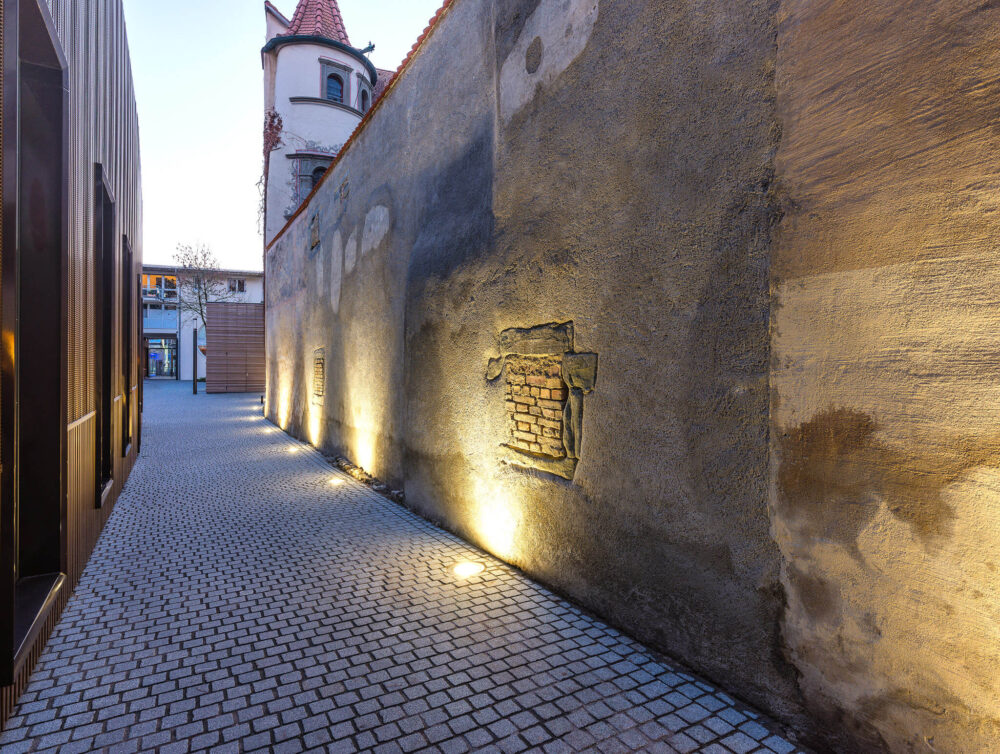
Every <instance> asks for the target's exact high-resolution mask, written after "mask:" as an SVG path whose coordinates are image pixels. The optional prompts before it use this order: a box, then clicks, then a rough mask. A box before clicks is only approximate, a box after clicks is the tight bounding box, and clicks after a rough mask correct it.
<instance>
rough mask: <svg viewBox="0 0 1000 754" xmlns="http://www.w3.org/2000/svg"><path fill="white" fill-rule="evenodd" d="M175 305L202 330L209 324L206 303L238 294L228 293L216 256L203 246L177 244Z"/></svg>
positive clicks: (235, 297)
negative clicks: (198, 324) (198, 323)
mask: <svg viewBox="0 0 1000 754" xmlns="http://www.w3.org/2000/svg"><path fill="white" fill-rule="evenodd" d="M174 261H175V262H177V268H178V269H177V287H178V289H179V291H178V294H179V295H178V302H177V306H178V308H179V309H180V310H181V311H182V312H189V313H190V314H191V315H192V316H194V317H195V318H196V319H197V320H198V321H199V322H200V323H201V326H202V327H206V326H207V323H208V302H209V301H232V300H234V299H238V298H239V293H238V292H236V291H231V290H229V281H228V280H226V279H224V278H222V277H221V275H220V271H219V262H218V260H217V259H216V258H215V254H213V253H212V250H211V249H209V248H208V247H207V246H206V245H205V244H201V243H198V244H177V252H176V253H175V254H174Z"/></svg>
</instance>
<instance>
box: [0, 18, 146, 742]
mask: <svg viewBox="0 0 1000 754" xmlns="http://www.w3.org/2000/svg"><path fill="white" fill-rule="evenodd" d="M30 1H31V0H21V2H30ZM45 4H46V6H47V8H48V11H49V13H50V15H51V19H52V24H53V27H54V29H55V31H56V35H57V37H58V40H59V43H60V45H61V47H62V50H63V53H64V54H65V57H66V60H67V62H68V69H67V76H66V83H67V88H68V91H69V96H68V101H67V103H66V104H67V108H68V111H67V118H66V122H67V131H66V133H65V138H66V140H67V143H68V164H67V166H66V174H67V178H68V180H67V197H66V201H67V211H66V215H65V217H64V222H65V223H66V229H67V231H66V248H65V254H66V257H65V265H64V270H65V273H64V274H65V280H64V299H65V318H66V342H65V356H66V381H65V384H66V388H65V390H66V403H65V405H66V417H65V421H66V427H67V431H66V437H65V443H66V453H65V464H66V465H65V467H64V468H63V469H62V473H63V474H64V475H65V480H66V483H65V488H66V495H65V499H64V504H65V506H66V507H65V511H64V520H65V539H64V547H65V551H64V556H65V557H64V558H63V562H64V564H65V565H64V568H65V571H66V584H65V586H64V587H63V589H62V592H61V593H60V595H59V598H58V601H57V603H56V605H55V609H54V610H52V611H50V613H49V614H48V616H47V617H46V620H45V624H44V626H43V629H42V631H41V632H40V634H39V636H38V638H37V639H36V640H35V642H34V643H33V645H32V647H31V649H30V651H29V653H28V657H27V660H26V661H25V662H24V663H23V664H22V665H21V666H20V667H19V668H18V669H17V672H16V674H15V678H14V682H13V683H12V684H11V685H8V686H3V687H0V726H2V724H3V723H4V722H5V721H6V719H7V717H8V716H9V714H10V712H11V710H12V709H13V707H14V705H15V704H16V702H17V698H18V696H19V694H20V693H21V692H22V691H23V689H24V687H25V685H26V684H27V681H28V678H29V677H30V674H31V671H32V669H33V667H34V665H35V663H36V661H37V660H38V657H39V656H40V655H41V652H42V650H43V648H44V645H45V641H46V640H47V638H48V636H49V634H50V633H51V631H52V629H53V628H54V627H55V625H56V623H57V622H58V619H59V616H60V615H61V613H62V610H63V607H64V606H65V604H66V602H67V601H68V600H69V598H70V596H71V594H72V591H73V589H74V588H75V586H76V584H77V583H78V581H79V579H80V576H81V574H82V572H83V570H84V568H85V566H86V563H87V560H88V558H89V557H90V554H91V552H92V550H93V548H94V545H95V544H96V542H97V539H98V537H99V536H100V533H101V530H102V529H103V527H104V525H105V523H106V522H107V520H108V517H109V516H110V515H111V511H112V510H113V507H114V503H115V501H116V500H117V498H118V496H119V494H120V493H121V491H122V489H123V487H124V485H125V481H126V480H127V478H128V474H129V473H130V471H131V469H132V467H133V465H134V463H135V460H136V455H137V447H138V442H137V441H136V440H137V438H138V434H139V423H140V415H139V403H138V398H139V392H140V391H139V385H138V383H137V380H138V379H139V375H140V374H141V372H140V369H139V362H138V358H135V359H133V364H132V365H131V367H130V368H129V369H128V370H127V371H128V377H127V379H123V376H122V375H123V372H124V371H125V370H123V369H122V362H121V359H122V358H123V354H122V348H123V339H122V337H121V336H120V332H121V327H122V325H123V323H122V321H121V320H122V308H121V301H120V300H119V298H120V296H121V295H122V286H123V284H124V283H125V281H123V280H120V279H119V276H121V275H128V276H129V278H130V280H129V281H128V284H129V285H132V286H135V285H137V284H138V283H137V273H138V272H139V271H140V270H141V269H142V194H141V169H140V163H139V136H138V115H137V111H136V107H135V96H134V89H133V82H132V74H131V62H130V57H129V50H128V43H127V39H126V31H125V20H124V11H123V7H122V2H121V0H45ZM5 6H6V7H5ZM14 7H15V3H14V2H13V0H0V18H2V17H3V16H4V15H5V14H6V12H7V11H9V10H10V9H12V8H14ZM7 26H8V25H2V24H0V28H3V29H4V30H5V31H4V33H9V29H8V28H7ZM0 36H2V35H0ZM8 43H9V40H7V39H0V45H2V47H0V51H2V49H4V48H6V47H8ZM8 57H9V56H4V58H3V59H4V61H7V60H8ZM8 80H9V79H8ZM0 97H2V90H0ZM0 102H2V99H0ZM8 125H9V124H8V123H7V122H6V121H5V123H4V132H6V134H7V135H8V136H9V133H10V132H9V131H8ZM95 164H100V165H101V166H102V168H103V171H104V173H105V175H106V179H107V181H108V183H109V186H110V188H111V191H112V193H113V194H114V202H115V212H114V214H115V236H116V238H115V246H114V254H115V275H116V279H115V281H114V285H113V286H112V291H111V295H112V297H113V300H112V301H111V306H110V312H111V315H112V317H113V326H112V339H111V348H112V349H113V359H112V361H113V366H112V375H113V382H112V390H113V396H112V399H113V403H114V408H113V412H112V415H113V420H112V425H113V426H112V428H111V430H112V437H114V438H115V443H114V445H115V454H114V485H113V489H112V492H111V495H110V497H109V499H108V501H107V502H106V503H105V505H104V507H103V508H98V507H97V506H96V505H95V474H96V467H95V463H96V459H95V451H96V442H97V438H96V434H95V430H96V415H95V409H96V407H97V405H96V390H97V385H96V383H95V354H96V351H97V349H96V338H97V333H96V332H95V319H96V317H95V313H96V312H95V308H96V307H97V306H98V304H99V303H100V302H98V301H96V300H95V297H94V290H95V270H94V265H95V259H96V254H95V248H94V221H95V218H94V200H95V197H94V193H95V185H94V166H95ZM11 167H12V166H11V165H9V164H8V165H5V166H4V168H5V172H6V170H8V169H10V168H11ZM0 231H2V229H0ZM0 237H2V236H0ZM126 237H127V238H128V241H129V245H130V246H131V249H132V265H131V269H130V270H126V269H124V268H123V265H122V264H121V263H120V259H121V255H122V253H123V248H122V247H123V246H124V243H123V238H126ZM139 301H140V296H139V295H138V293H137V292H135V293H134V294H133V308H132V317H131V318H132V328H131V329H132V334H131V338H132V354H133V355H136V356H137V355H138V354H139V353H140V349H139V343H140V340H139V326H140V323H141V317H140V316H139V315H140V311H139ZM123 383H124V384H123ZM126 390H128V391H129V392H130V393H131V396H132V397H131V401H130V402H129V403H130V408H129V416H128V417H124V416H123V411H122V408H121V406H122V403H123V400H122V398H123V393H124V391H126ZM123 421H129V422H130V424H131V427H132V438H133V439H132V443H131V445H130V446H129V448H128V449H127V453H126V455H124V456H123V455H122V448H121V447H120V444H119V442H118V438H120V437H121V434H122V433H121V428H122V422H123ZM59 463H60V460H59V459H55V458H54V459H53V473H58V471H59V469H58V465H59ZM5 472H6V473H9V472H7V469H5Z"/></svg>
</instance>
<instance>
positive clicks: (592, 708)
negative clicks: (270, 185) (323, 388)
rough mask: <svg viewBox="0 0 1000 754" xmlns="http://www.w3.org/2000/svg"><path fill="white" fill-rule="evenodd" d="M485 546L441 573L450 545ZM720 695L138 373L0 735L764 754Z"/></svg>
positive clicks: (382, 503) (384, 748) (319, 466)
mask: <svg viewBox="0 0 1000 754" xmlns="http://www.w3.org/2000/svg"><path fill="white" fill-rule="evenodd" d="M466 559H470V560H474V561H477V562H480V563H483V564H485V565H486V570H485V572H484V573H483V574H482V575H480V576H475V577H473V578H470V579H468V580H465V581H462V580H459V579H457V578H456V577H455V576H454V575H453V574H452V573H451V571H450V569H451V567H452V566H453V565H454V564H455V563H456V562H459V561H462V560H466ZM773 730H774V728H773V727H771V726H770V725H769V723H768V722H767V721H766V720H765V719H764V718H763V717H762V716H759V715H758V714H756V713H755V712H753V711H752V710H750V709H747V707H745V706H743V705H741V704H739V703H737V702H735V701H734V700H733V699H732V698H731V697H729V696H727V695H726V694H725V693H722V692H720V691H719V690H717V689H715V688H713V687H712V686H710V685H708V684H706V683H703V682H701V681H700V680H698V679H696V678H695V677H693V676H692V675H689V674H687V673H685V672H681V670H679V669H678V668H676V667H675V666H672V665H671V664H670V663H668V662H666V661H665V660H664V659H663V658H662V657H660V656H658V655H657V654H655V653H653V652H652V651H650V650H649V649H647V648H645V647H643V646H642V645H641V644H639V643H637V642H635V641H633V640H631V639H629V638H627V637H625V636H623V635H622V634H621V633H619V632H618V631H615V630H614V629H612V628H609V627H608V626H606V625H604V624H603V623H601V622H599V621H597V620H595V619H594V618H592V617H590V616H588V615H587V614H585V613H584V612H582V611H581V610H580V609H578V608H576V607H574V606H573V605H571V604H569V603H567V602H566V601H564V600H562V599H559V598H558V597H556V596H554V595H553V594H551V593H550V592H548V591H547V590H546V589H544V588H542V587H540V586H538V585H537V584H534V583H532V582H531V581H529V580H527V579H526V578H525V577H524V576H523V575H521V574H519V573H518V572H516V571H514V570H513V569H511V568H509V567H507V566H505V565H503V564H502V563H500V562H498V561H496V560H494V559H492V558H490V557H488V556H485V555H483V554H482V553H481V552H479V551H478V550H476V549H474V548H472V547H470V546H469V545H467V544H465V543H463V542H462V541H461V540H459V539H457V538H455V537H453V536H451V535H449V534H447V533H445V532H442V531H441V530H439V529H437V528H435V527H434V526H432V525H430V524H429V523H427V522H426V521H424V520H422V519H421V518H419V517H417V516H415V515H413V514H411V513H409V512H408V511H406V510H405V509H403V508H401V507H400V506H398V505H396V504H394V503H392V502H389V501H388V500H386V499H384V498H382V497H380V496H378V495H377V494H375V493H374V492H372V491H370V490H369V489H368V488H366V487H363V486H362V485H360V484H358V483H356V482H355V481H354V480H352V479H350V478H349V477H347V476H345V475H343V474H341V473H340V472H339V471H336V470H334V469H333V468H331V467H330V466H329V465H328V464H327V463H326V462H325V461H324V460H323V459H322V457H321V456H319V455H318V454H317V453H315V452H314V451H313V450H312V449H310V448H309V447H308V446H306V445H303V444H301V443H299V442H297V441H295V440H292V439H291V438H289V437H288V436H287V435H285V434H283V433H281V432H280V431H277V430H275V429H274V428H273V427H272V426H271V425H270V424H268V423H267V422H265V421H264V420H263V419H262V418H260V404H259V398H257V397H256V396H206V395H199V396H197V397H195V396H192V395H191V391H190V385H186V383H162V382H160V383H149V384H147V385H146V406H145V427H144V434H143V447H142V457H141V460H140V462H139V464H138V465H137V466H136V468H135V471H134V472H133V475H132V478H131V479H130V481H129V483H128V486H127V488H126V491H125V494H124V495H123V496H122V498H121V500H120V501H119V502H118V505H117V508H116V510H115V511H114V514H113V515H112V517H111V520H110V522H109V523H108V526H107V528H106V529H105V532H104V534H103V536H102V537H101V540H100V542H99V544H98V546H97V549H96V551H95V553H94V555H93V558H92V559H91V562H90V564H89V566H88V567H87V570H86V573H85V574H84V576H83V580H82V582H81V584H80V586H79V587H78V589H77V591H76V594H75V596H74V597H73V599H72V600H71V602H70V603H69V606H68V608H67V610H66V612H65V613H64V616H63V618H62V621H61V622H60V623H59V626H58V627H57V629H56V632H55V633H54V635H53V636H52V639H51V640H50V641H49V644H48V646H47V648H46V650H45V652H44V654H43V656H42V659H41V661H40V663H39V665H38V667H37V670H36V671H35V673H34V675H33V676H32V679H31V682H30V685H29V686H28V689H27V691H26V693H25V694H24V695H23V697H22V698H21V702H20V705H19V707H18V708H17V710H16V711H15V716H14V717H13V718H12V719H11V720H10V723H9V726H8V728H7V730H6V731H5V733H4V734H3V737H2V739H0V745H2V750H3V752H5V753H13V752H21V751H43V750H52V751H60V752H63V753H64V754H70V752H84V751H94V750H101V749H106V750H110V751H114V752H134V751H151V750H159V751H161V752H188V751H202V750H212V751H232V752H236V751H274V752H297V751H303V750H313V751H330V752H350V751H358V750H361V751H376V752H400V751H403V752H411V751H435V752H466V751H477V752H487V751H490V752H496V751H500V752H518V751H527V750H533V751H544V752H563V751H585V750H586V751H601V752H619V751H648V752H656V751H663V752H673V751H679V752H690V751H704V752H713V753H714V752H719V753H720V754H726V753H731V752H738V753H739V754H746V753H748V752H778V753H779V754H787V752H791V751H795V750H796V747H795V746H793V745H792V744H790V743H788V742H787V741H786V740H785V739H783V738H781V737H780V736H779V735H776V734H775V733H774V732H773Z"/></svg>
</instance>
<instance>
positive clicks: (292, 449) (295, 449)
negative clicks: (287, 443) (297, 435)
mask: <svg viewBox="0 0 1000 754" xmlns="http://www.w3.org/2000/svg"><path fill="white" fill-rule="evenodd" d="M288 452H289V453H298V452H299V449H298V448H294V447H293V448H289V449H288Z"/></svg>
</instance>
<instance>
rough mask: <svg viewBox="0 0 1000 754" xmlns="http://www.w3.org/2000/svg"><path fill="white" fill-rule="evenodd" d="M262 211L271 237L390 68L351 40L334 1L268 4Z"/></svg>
mask: <svg viewBox="0 0 1000 754" xmlns="http://www.w3.org/2000/svg"><path fill="white" fill-rule="evenodd" d="M264 14H265V17H266V21H267V44H266V45H265V46H264V49H263V50H262V52H261V58H262V62H263V66H264V108H265V111H266V112H267V121H266V125H265V135H264V140H265V189H264V191H265V218H264V239H265V242H269V241H270V240H271V239H272V238H273V237H274V235H275V234H276V233H277V232H278V231H279V230H280V229H281V228H282V227H283V226H284V224H285V223H286V222H287V221H288V218H289V217H290V216H291V214H292V213H293V212H294V211H295V209H296V207H298V206H299V204H301V203H302V200H303V199H305V198H306V197H307V196H308V195H309V192H310V191H312V189H313V187H314V186H315V185H316V182H317V181H318V180H319V178H320V177H321V176H322V175H323V173H324V172H326V169H327V167H329V165H330V162H331V161H332V159H333V157H334V156H335V155H336V154H337V152H338V151H340V148H341V147H342V146H343V145H344V142H346V141H347V139H348V137H350V135H351V133H352V132H353V131H354V129H355V128H357V125H358V123H360V122H361V118H362V117H363V116H364V114H365V113H366V112H367V111H368V110H369V108H370V107H371V106H372V103H373V102H374V100H375V99H376V98H377V96H378V95H379V93H380V90H381V88H382V86H383V85H384V83H385V82H387V81H388V79H389V75H390V74H389V72H387V71H379V70H377V69H376V68H375V67H374V66H373V65H372V64H371V62H369V60H368V58H366V57H365V52H366V51H365V50H360V49H358V48H356V47H353V46H352V45H351V41H350V39H349V37H348V36H347V29H346V28H345V27H344V19H343V17H342V16H341V14H340V8H339V7H338V5H337V0H300V2H299V4H298V6H297V7H296V9H295V13H294V15H293V16H292V19H291V20H290V21H289V20H288V19H287V18H285V16H283V15H282V14H281V12H280V11H278V9H277V8H275V7H274V5H272V4H271V3H270V2H265V3H264Z"/></svg>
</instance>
